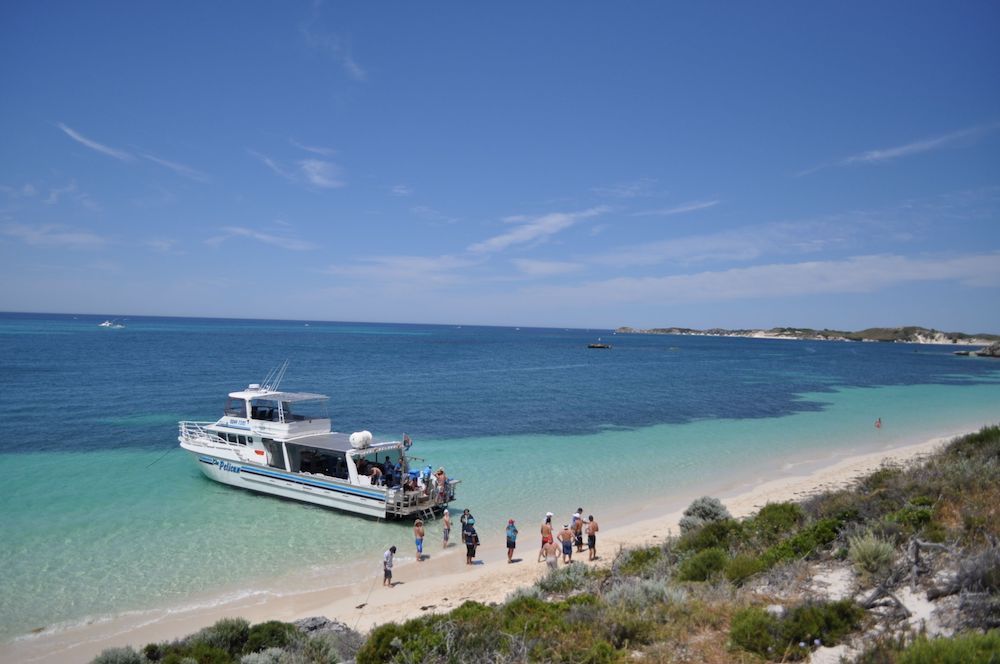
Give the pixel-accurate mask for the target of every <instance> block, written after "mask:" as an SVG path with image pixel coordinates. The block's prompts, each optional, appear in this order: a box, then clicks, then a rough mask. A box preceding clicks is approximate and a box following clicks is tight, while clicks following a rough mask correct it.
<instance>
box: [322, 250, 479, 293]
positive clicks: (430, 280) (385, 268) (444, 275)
mask: <svg viewBox="0 0 1000 664" xmlns="http://www.w3.org/2000/svg"><path fill="white" fill-rule="evenodd" d="M478 262H479V261H476V260H474V259H471V258H468V257H463V256H452V255H444V256H405V255H404V256H375V257H372V258H366V259H363V260H361V261H360V262H356V263H352V264H351V265H345V264H338V265H331V266H330V267H329V268H327V269H326V270H325V272H326V273H327V274H335V275H342V276H349V277H352V278H355V279H363V280H365V281H368V282H377V283H384V282H388V283H393V284H407V285H413V286H417V285H443V284H452V283H461V282H464V281H465V280H466V279H465V277H464V275H462V274H458V272H459V271H461V270H464V269H466V268H470V267H472V266H474V265H476V264H478Z"/></svg>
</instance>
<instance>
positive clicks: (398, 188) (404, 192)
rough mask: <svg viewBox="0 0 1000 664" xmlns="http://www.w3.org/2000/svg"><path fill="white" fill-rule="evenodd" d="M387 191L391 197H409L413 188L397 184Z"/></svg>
mask: <svg viewBox="0 0 1000 664" xmlns="http://www.w3.org/2000/svg"><path fill="white" fill-rule="evenodd" d="M389 191H390V192H392V195H393V196H409V195H410V194H412V193H413V187H410V186H408V185H405V184H397V185H393V187H392V189H390V190H389Z"/></svg>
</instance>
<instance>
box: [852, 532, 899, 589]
mask: <svg viewBox="0 0 1000 664" xmlns="http://www.w3.org/2000/svg"><path fill="white" fill-rule="evenodd" d="M847 545H848V552H847V556H848V558H850V560H851V562H852V563H853V564H854V566H855V568H857V570H858V572H859V573H860V574H861V575H862V577H864V578H866V579H881V578H882V577H883V576H884V575H885V574H886V573H888V571H889V568H890V566H891V565H892V561H893V558H895V553H896V549H895V547H893V545H892V543H891V542H887V541H886V540H884V539H881V538H880V537H878V536H876V535H875V534H874V533H872V532H867V533H865V534H864V535H859V536H857V537H849V538H848V539H847Z"/></svg>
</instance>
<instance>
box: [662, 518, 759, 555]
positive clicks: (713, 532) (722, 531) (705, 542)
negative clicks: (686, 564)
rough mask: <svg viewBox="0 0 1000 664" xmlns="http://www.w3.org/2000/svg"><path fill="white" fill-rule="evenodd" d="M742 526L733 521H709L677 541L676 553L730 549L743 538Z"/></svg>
mask: <svg viewBox="0 0 1000 664" xmlns="http://www.w3.org/2000/svg"><path fill="white" fill-rule="evenodd" d="M743 531H744V528H743V524H742V523H740V522H739V521H737V520H735V519H721V520H719V521H709V522H706V523H704V524H703V525H701V526H700V527H698V528H695V529H694V530H689V531H688V532H687V533H686V534H685V535H683V536H682V537H681V538H680V539H679V540H677V550H678V551H704V550H705V549H712V548H718V549H726V550H728V549H731V548H733V547H734V545H735V544H737V543H738V542H739V541H741V540H742V538H743Z"/></svg>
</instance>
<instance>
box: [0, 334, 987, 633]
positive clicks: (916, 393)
mask: <svg viewBox="0 0 1000 664" xmlns="http://www.w3.org/2000/svg"><path fill="white" fill-rule="evenodd" d="M104 318H105V317H84V316H81V317H78V318H76V319H74V317H72V316H39V315H30V316H29V315H14V314H4V315H0V338H2V339H3V348H4V350H3V352H2V354H0V407H2V412H4V413H5V415H6V418H7V426H5V427H4V433H3V434H2V438H0V462H2V464H3V468H4V469H5V471H6V472H5V473H4V476H5V482H4V483H3V484H2V485H0V502H2V510H0V528H2V532H3V533H4V537H3V539H2V541H0V564H2V565H3V569H4V570H5V574H4V583H3V592H2V593H0V638H4V639H7V638H10V637H12V636H16V635H18V634H23V633H25V632H27V631H28V630H31V629H33V628H38V627H51V626H52V625H54V624H60V623H71V622H74V621H79V620H83V619H85V618H88V617H91V618H92V617H98V616H102V615H107V614H109V613H113V612H121V611H128V610H139V609H143V608H146V607H150V606H170V605H183V604H185V603H187V602H190V601H193V598H195V597H200V596H203V595H204V594H205V593H206V592H208V591H212V590H213V589H218V590H219V591H220V592H221V591H223V590H229V591H234V592H235V591H238V590H241V589H243V590H245V589H252V588H264V587H272V588H275V587H290V586H294V585H296V584H299V586H302V587H304V586H307V585H311V586H315V585H322V586H326V585H335V584H338V583H346V582H349V581H350V579H348V578H344V577H343V576H342V575H344V574H346V568H345V567H343V565H342V563H344V562H345V561H354V560H358V559H361V558H364V557H366V556H372V559H377V554H378V552H379V551H380V550H381V549H382V548H384V546H386V544H387V543H397V544H400V545H402V544H403V543H406V542H408V541H409V529H408V526H406V525H402V524H386V523H380V522H376V521H373V520H368V519H361V518H359V517H354V516H349V515H344V514H340V513H336V512H330V511H326V510H323V509H320V508H314V507H310V506H307V505H302V504H299V503H294V502H290V501H284V500H279V499H274V498H269V497H262V496H258V495H254V494H251V493H248V492H244V491H240V490H235V489H232V488H229V487H225V486H222V485H218V484H215V483H213V482H211V481H209V480H207V479H205V478H204V477H202V475H201V473H200V471H199V470H198V468H197V467H196V466H197V464H196V463H195V462H194V461H193V460H192V459H190V458H188V457H187V456H186V455H185V453H183V452H181V451H180V450H178V449H176V435H177V430H176V422H177V421H178V420H180V419H215V418H216V417H217V416H218V414H219V411H220V409H221V405H222V403H223V401H224V398H225V394H226V393H227V392H229V391H232V390H235V389H239V388H242V387H244V386H245V385H246V384H248V383H250V382H259V381H260V380H261V379H262V378H263V376H264V375H265V374H266V373H267V371H268V370H269V369H270V368H271V367H273V366H275V365H277V364H279V363H280V362H281V361H282V360H284V359H286V358H287V359H289V360H290V368H289V371H288V374H287V378H286V380H285V383H284V384H283V387H285V388H288V389H299V390H309V391H317V392H323V393H326V394H329V395H331V398H332V400H331V411H332V412H331V415H332V417H333V419H334V424H335V428H337V429H338V430H341V431H354V430H360V429H370V430H372V431H374V432H376V434H377V435H378V434H381V435H384V436H393V437H398V436H399V435H400V434H401V433H402V432H403V431H404V430H405V431H408V432H409V433H410V434H411V435H412V436H413V437H414V439H415V441H416V446H415V447H414V449H413V452H414V453H415V454H418V455H420V456H424V457H426V458H427V459H428V461H429V462H431V463H433V464H434V465H435V466H438V465H444V466H445V467H446V469H447V470H448V473H449V475H451V476H456V477H459V478H461V479H462V480H463V483H462V485H461V486H460V500H459V501H458V504H457V505H456V506H457V507H459V508H461V507H464V506H469V507H471V508H472V509H473V510H474V512H475V513H476V516H477V520H478V524H479V526H480V530H481V531H487V532H491V531H492V529H496V530H497V532H500V531H501V530H502V527H503V525H504V524H505V523H506V519H507V518H508V517H514V518H516V519H518V520H519V521H520V522H521V523H522V524H529V525H527V527H523V528H522V533H524V535H525V536H526V537H527V536H528V535H533V534H534V531H535V523H536V522H537V521H538V520H539V518H540V516H541V515H542V514H544V512H545V511H547V510H552V511H553V512H556V514H557V519H558V518H561V516H562V515H568V514H569V513H570V512H571V511H572V510H573V509H574V508H575V507H577V506H579V505H583V506H585V507H586V509H587V511H593V512H594V513H595V514H597V515H601V514H613V513H615V512H616V511H620V510H621V509H624V508H625V506H639V505H643V504H645V503H647V502H648V501H649V500H650V499H651V498H653V497H655V496H658V495H662V494H663V493H665V492H674V491H677V492H683V491H689V492H690V491H696V490H700V489H701V488H702V487H712V488H716V487H719V486H722V485H723V484H725V482H726V480H727V478H729V479H730V480H736V479H737V478H742V479H744V480H745V479H753V477H755V476H763V475H764V474H765V473H770V474H773V473H774V472H780V471H781V470H782V469H783V468H785V467H786V466H787V465H788V464H789V463H792V462H796V461H800V460H809V459H821V458H828V457H830V456H831V455H842V454H846V453H851V452H857V451H861V450H866V449H872V450H873V449H880V448H882V447H885V446H888V445H892V444H894V443H899V442H902V441H917V440H922V439H926V438H930V437H932V436H934V435H937V434H941V433H947V432H950V431H955V430H958V429H962V428H967V427H969V426H976V425H979V424H983V423H987V422H996V421H997V420H998V419H1000V363H998V362H994V361H989V360H984V359H970V358H962V357H956V356H954V355H952V354H951V350H952V348H950V347H928V346H908V345H889V344H847V343H820V342H798V341H772V340H748V339H719V338H706V337H673V336H662V337H661V336H612V335H610V333H608V332H606V331H586V330H538V329H521V330H516V329H512V328H482V327H462V328H456V327H447V326H418V325H376V324H352V323H342V324H340V323H337V324H335V323H317V322H310V325H309V326H305V325H304V322H275V321H226V320H197V319H165V318H133V319H130V320H127V321H125V322H126V325H127V327H126V328H125V329H122V330H109V329H102V328H98V327H97V323H98V322H100V321H101V320H103V319H104ZM597 336H603V337H604V340H605V341H611V343H613V344H614V349H613V350H611V351H594V350H588V349H587V348H586V344H587V343H588V342H591V341H594V340H595V339H596V337H597ZM876 417H881V418H882V420H883V423H884V425H885V426H884V427H883V428H882V429H881V430H875V429H874V428H873V427H872V423H873V421H874V420H875V418H876ZM171 450H173V451H171ZM437 536H438V535H437V529H436V528H435V527H433V526H432V528H431V532H430V535H429V537H430V538H431V539H434V538H436V537H437ZM527 539H528V541H529V542H531V541H533V537H527ZM401 550H402V551H404V552H405V551H407V550H408V547H407V546H401ZM289 570H295V573H294V575H293V576H294V579H292V578H289V577H288V576H287V575H288V573H289Z"/></svg>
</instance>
